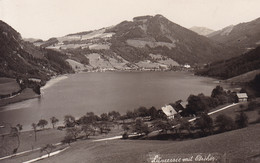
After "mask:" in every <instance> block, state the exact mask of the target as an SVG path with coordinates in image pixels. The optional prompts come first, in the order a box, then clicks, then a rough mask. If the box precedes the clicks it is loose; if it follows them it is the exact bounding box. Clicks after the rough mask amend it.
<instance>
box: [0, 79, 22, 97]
mask: <svg viewBox="0 0 260 163" xmlns="http://www.w3.org/2000/svg"><path fill="white" fill-rule="evenodd" d="M19 90H20V86H19V85H18V84H17V82H16V80H15V79H11V78H0V95H6V94H11V93H12V92H17V91H19Z"/></svg>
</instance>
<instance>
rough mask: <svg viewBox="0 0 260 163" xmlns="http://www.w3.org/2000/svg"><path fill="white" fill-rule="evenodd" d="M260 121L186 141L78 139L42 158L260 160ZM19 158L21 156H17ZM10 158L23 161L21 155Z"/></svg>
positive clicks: (90, 161)
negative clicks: (213, 155)
mask: <svg viewBox="0 0 260 163" xmlns="http://www.w3.org/2000/svg"><path fill="white" fill-rule="evenodd" d="M259 135H260V124H256V125H251V126H250V127H248V128H244V129H239V130H234V131H231V132H226V133H222V134H217V135H213V136H208V137H204V138H200V139H194V140H186V141H157V140H153V141H152V140H113V141H104V142H91V141H78V142H76V143H74V144H73V145H72V146H71V148H69V149H68V150H66V151H65V152H63V153H61V154H59V155H56V156H53V157H50V158H48V159H45V160H42V161H40V162H60V161H61V160H62V162H65V163H66V162H68V163H70V162H88V163H96V162H105V163H115V162H129V163H130V162H131V163H135V162H137V163H138V162H149V161H148V160H147V158H148V157H147V155H148V154H149V152H156V153H160V154H192V153H215V152H217V153H220V154H226V157H227V159H228V160H229V161H230V162H234V163H239V162H245V161H247V162H254V161H255V162H259V161H260V151H259V149H260V142H259V140H260V136H259ZM17 159H18V160H17ZM17 159H12V160H9V161H10V162H16V161H18V162H19V158H17Z"/></svg>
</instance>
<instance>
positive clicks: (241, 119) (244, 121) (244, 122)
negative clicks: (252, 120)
mask: <svg viewBox="0 0 260 163" xmlns="http://www.w3.org/2000/svg"><path fill="white" fill-rule="evenodd" d="M235 122H236V125H237V127H238V128H244V127H247V126H248V117H247V115H246V114H245V113H244V112H240V114H238V115H236V121H235Z"/></svg>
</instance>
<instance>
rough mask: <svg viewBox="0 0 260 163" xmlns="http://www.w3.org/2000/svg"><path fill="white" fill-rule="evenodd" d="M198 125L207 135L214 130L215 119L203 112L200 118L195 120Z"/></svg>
mask: <svg viewBox="0 0 260 163" xmlns="http://www.w3.org/2000/svg"><path fill="white" fill-rule="evenodd" d="M195 125H196V127H198V128H199V129H201V131H202V132H203V134H204V135H205V134H206V133H208V132H210V133H212V130H213V120H212V118H211V117H210V116H209V115H208V114H206V113H202V114H201V115H200V118H198V119H197V120H196V122H195Z"/></svg>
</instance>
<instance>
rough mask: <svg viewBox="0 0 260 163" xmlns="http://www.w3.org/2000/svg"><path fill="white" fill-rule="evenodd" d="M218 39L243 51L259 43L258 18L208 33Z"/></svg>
mask: <svg viewBox="0 0 260 163" xmlns="http://www.w3.org/2000/svg"><path fill="white" fill-rule="evenodd" d="M208 37H209V38H210V39H213V40H215V41H218V42H220V43H223V44H225V45H228V46H232V47H233V48H234V49H237V50H238V52H239V53H245V52H247V51H249V50H251V49H254V48H256V47H257V46H259V45H260V18H257V19H255V20H253V21H250V22H246V23H240V24H237V25H231V26H228V27H225V28H223V29H222V30H219V31H216V32H213V33H211V34H209V35H208Z"/></svg>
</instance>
